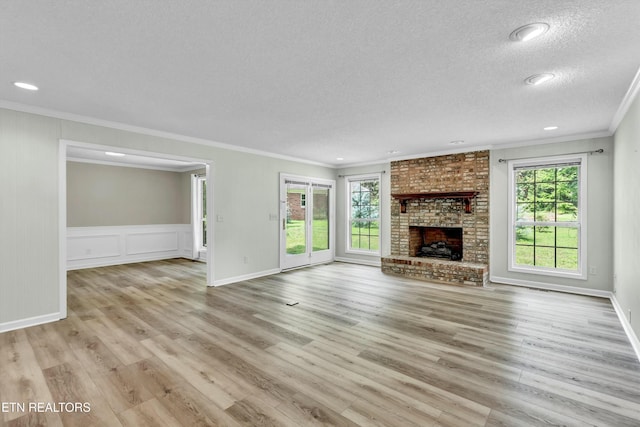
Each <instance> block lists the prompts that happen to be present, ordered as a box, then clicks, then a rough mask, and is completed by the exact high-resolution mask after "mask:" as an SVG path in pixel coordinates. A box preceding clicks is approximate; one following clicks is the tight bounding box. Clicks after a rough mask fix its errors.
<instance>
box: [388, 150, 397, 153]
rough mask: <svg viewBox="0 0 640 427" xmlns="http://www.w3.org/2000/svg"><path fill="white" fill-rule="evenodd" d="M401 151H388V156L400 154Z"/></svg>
mask: <svg viewBox="0 0 640 427" xmlns="http://www.w3.org/2000/svg"><path fill="white" fill-rule="evenodd" d="M399 152H400V151H398V150H389V151H387V154H398V153H399Z"/></svg>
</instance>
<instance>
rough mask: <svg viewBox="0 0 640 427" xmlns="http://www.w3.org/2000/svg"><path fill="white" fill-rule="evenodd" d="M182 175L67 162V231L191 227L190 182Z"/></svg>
mask: <svg viewBox="0 0 640 427" xmlns="http://www.w3.org/2000/svg"><path fill="white" fill-rule="evenodd" d="M184 175H185V174H183V173H181V172H169V171H161V170H151V169H139V168H132V167H124V166H110V165H99V164H92V163H79V162H72V161H69V162H67V226H68V227H94V226H114V225H146V224H189V223H190V222H191V217H190V212H191V211H190V206H191V201H190V198H191V197H190V196H191V181H190V180H188V181H185V180H184V179H183V176H184ZM186 175H188V173H187V174H186Z"/></svg>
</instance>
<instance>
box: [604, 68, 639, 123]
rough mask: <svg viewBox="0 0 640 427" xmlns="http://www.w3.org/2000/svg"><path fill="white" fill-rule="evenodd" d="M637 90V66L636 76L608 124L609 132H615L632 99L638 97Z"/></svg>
mask: <svg viewBox="0 0 640 427" xmlns="http://www.w3.org/2000/svg"><path fill="white" fill-rule="evenodd" d="M638 92H640V68H638V72H636V76H635V77H634V78H633V81H632V82H631V85H630V86H629V89H628V90H627V93H625V94H624V98H622V102H621V103H620V106H619V107H618V111H616V113H615V114H614V115H613V119H612V120H611V124H610V125H609V132H611V134H614V133H616V130H618V126H620V123H621V122H622V119H624V116H625V115H626V114H627V111H629V108H630V107H631V104H633V101H635V99H636V98H637V97H638Z"/></svg>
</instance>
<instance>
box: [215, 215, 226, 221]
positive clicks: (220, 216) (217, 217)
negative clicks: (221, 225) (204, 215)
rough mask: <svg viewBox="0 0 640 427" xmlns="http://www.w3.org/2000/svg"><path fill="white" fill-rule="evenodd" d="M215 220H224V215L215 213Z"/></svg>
mask: <svg viewBox="0 0 640 427" xmlns="http://www.w3.org/2000/svg"><path fill="white" fill-rule="evenodd" d="M216 221H217V222H224V217H223V216H222V215H216Z"/></svg>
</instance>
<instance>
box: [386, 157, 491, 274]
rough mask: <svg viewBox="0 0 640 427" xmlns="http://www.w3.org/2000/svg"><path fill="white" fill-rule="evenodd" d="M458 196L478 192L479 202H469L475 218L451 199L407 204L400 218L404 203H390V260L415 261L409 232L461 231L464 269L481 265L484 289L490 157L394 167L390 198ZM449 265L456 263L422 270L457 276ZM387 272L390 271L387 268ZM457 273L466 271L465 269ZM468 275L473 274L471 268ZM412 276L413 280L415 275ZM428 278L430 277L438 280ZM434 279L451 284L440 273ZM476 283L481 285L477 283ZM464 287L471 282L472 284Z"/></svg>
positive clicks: (426, 264) (424, 161)
mask: <svg viewBox="0 0 640 427" xmlns="http://www.w3.org/2000/svg"><path fill="white" fill-rule="evenodd" d="M456 191H476V192H478V194H477V196H475V197H474V198H473V199H472V200H471V207H472V212H471V213H465V212H464V203H463V200H462V199H448V198H438V199H415V200H410V201H408V203H407V212H406V213H400V202H399V200H397V199H395V198H393V197H392V199H391V257H389V258H393V257H394V256H395V257H402V259H403V261H404V257H412V256H413V255H414V254H412V253H410V231H409V226H422V227H462V229H463V238H462V240H463V261H464V264H465V265H467V266H469V265H470V264H478V266H477V267H478V269H479V270H478V271H479V273H478V275H479V276H482V279H481V280H482V282H481V283H480V284H484V283H485V282H486V275H487V274H486V272H487V269H488V264H489V151H475V152H470V153H462V154H451V155H446V156H437V157H426V158H420V159H411V160H402V161H395V162H391V193H392V194H401V193H445V192H456ZM387 261H389V260H387ZM442 263H445V264H442ZM446 263H456V261H442V262H439V263H435V264H434V263H430V262H422V264H424V265H420V267H423V268H425V269H430V268H436V269H443V270H446V271H448V272H450V270H451V268H453V269H454V270H455V265H454V266H453V267H449V266H448V265H446ZM402 265H408V264H406V263H405V264H402ZM387 266H388V267H390V264H389V263H388V262H387ZM434 266H435V267H434ZM445 266H446V268H445ZM397 267H398V265H396V268H397ZM459 269H463V268H462V265H460V267H459ZM465 269H466V270H469V269H468V267H465ZM383 270H388V269H386V268H385V260H384V259H383ZM408 275H411V276H412V277H415V275H416V274H408ZM450 275H452V273H451V274H450ZM478 275H475V276H478ZM427 276H429V277H431V276H434V274H428V275H427ZM435 276H438V279H437V280H442V281H447V278H446V277H444V276H442V275H441V274H439V273H438V274H435ZM463 276H464V274H463ZM473 280H478V277H475V278H474V279H473ZM451 281H452V282H455V283H460V282H461V280H460V278H455V279H454V278H453V277H452V280H451ZM462 281H463V282H468V280H462ZM476 284H478V283H476Z"/></svg>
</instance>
